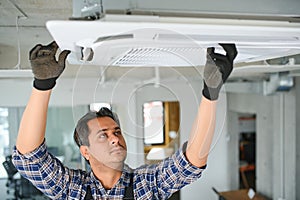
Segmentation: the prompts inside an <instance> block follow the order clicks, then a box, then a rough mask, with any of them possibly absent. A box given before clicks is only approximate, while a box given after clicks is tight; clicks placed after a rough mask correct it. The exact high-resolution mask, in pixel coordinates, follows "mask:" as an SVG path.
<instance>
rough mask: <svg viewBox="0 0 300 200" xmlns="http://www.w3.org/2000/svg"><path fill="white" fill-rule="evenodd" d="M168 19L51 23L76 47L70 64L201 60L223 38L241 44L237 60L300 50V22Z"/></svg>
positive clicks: (67, 45) (64, 43)
mask: <svg viewBox="0 0 300 200" xmlns="http://www.w3.org/2000/svg"><path fill="white" fill-rule="evenodd" d="M111 19H113V20H111ZM168 19H169V18H166V19H163V18H158V17H151V16H149V17H145V16H144V17H140V18H139V17H138V16H123V15H120V16H114V17H110V16H107V17H106V18H104V19H102V20H97V21H49V22H47V25H46V26H47V29H48V30H49V32H50V34H51V35H52V36H53V38H54V40H55V41H56V42H57V44H58V45H59V47H60V48H61V49H62V50H64V49H69V50H71V51H72V53H71V55H70V56H68V61H69V63H70V64H80V65H100V66H108V65H109V66H128V67H143V66H147V67H149V66H150V67H156V66H162V67H163V66H172V67H176V66H178V67H190V66H199V65H200V66H201V65H204V64H205V61H206V49H207V48H208V47H216V51H219V52H221V51H222V49H221V48H220V46H219V45H218V43H235V44H236V45H237V49H238V52H239V54H238V56H237V58H236V62H237V63H239V62H252V61H260V60H266V59H271V58H276V57H282V56H288V55H294V54H298V53H300V26H295V24H288V23H282V24H280V23H273V25H275V26H276V27H272V26H271V25H272V23H271V22H264V23H261V22H260V23H257V24H255V23H253V21H252V23H247V21H243V20H231V21H226V23H223V22H224V21H222V20H220V21H214V23H211V24H209V23H208V22H205V21H203V19H202V20H198V21H197V20H196V19H188V18H186V19H180V20H178V21H176V20H169V21H168ZM170 19H171V18H170Z"/></svg>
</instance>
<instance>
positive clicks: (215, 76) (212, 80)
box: [202, 44, 237, 100]
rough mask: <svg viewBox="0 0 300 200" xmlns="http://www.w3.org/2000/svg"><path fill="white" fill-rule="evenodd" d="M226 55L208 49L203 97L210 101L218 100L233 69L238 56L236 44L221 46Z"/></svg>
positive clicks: (212, 48) (213, 49)
mask: <svg viewBox="0 0 300 200" xmlns="http://www.w3.org/2000/svg"><path fill="white" fill-rule="evenodd" d="M219 45H220V46H222V47H223V49H224V50H225V52H226V55H222V54H218V53H215V48H214V47H211V48H208V49H207V54H206V59H207V60H206V64H205V67H204V75H203V76H204V77H203V79H204V88H203V90H202V94H203V96H205V97H206V98H207V99H210V100H217V99H218V97H219V92H220V90H221V87H222V85H223V84H224V83H225V81H226V80H227V78H228V77H229V75H230V73H231V72H232V69H233V60H234V59H235V57H236V56H237V50H236V47H235V44H219Z"/></svg>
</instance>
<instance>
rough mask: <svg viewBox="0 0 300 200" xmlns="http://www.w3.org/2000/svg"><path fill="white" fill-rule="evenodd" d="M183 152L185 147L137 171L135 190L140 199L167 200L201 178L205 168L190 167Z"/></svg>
mask: <svg viewBox="0 0 300 200" xmlns="http://www.w3.org/2000/svg"><path fill="white" fill-rule="evenodd" d="M184 152H185V145H183V148H180V149H179V150H177V151H176V152H175V153H174V154H173V155H172V156H171V157H169V158H167V159H165V160H163V161H161V162H160V163H158V164H156V165H151V166H142V167H140V168H138V169H137V171H136V172H137V176H136V179H135V180H136V181H137V182H136V188H135V189H136V193H137V195H138V197H139V198H140V199H168V198H169V197H170V196H171V195H172V194H173V193H174V192H176V191H178V190H180V189H181V188H183V187H184V186H186V185H189V184H191V183H193V182H194V181H196V180H197V179H199V178H200V177H201V174H202V172H203V170H204V169H205V167H206V166H204V167H201V168H199V167H196V166H194V165H192V164H191V163H190V162H189V161H188V160H187V159H186V156H185V154H184ZM144 197H145V198H144Z"/></svg>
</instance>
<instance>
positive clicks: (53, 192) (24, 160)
mask: <svg viewBox="0 0 300 200" xmlns="http://www.w3.org/2000/svg"><path fill="white" fill-rule="evenodd" d="M12 162H13V164H14V165H15V167H16V168H17V170H18V171H19V173H20V174H21V175H22V176H23V177H24V178H26V179H28V180H29V181H30V182H32V184H33V185H35V186H36V187H37V188H38V189H39V190H41V191H42V192H43V193H45V194H46V195H47V196H49V197H51V198H55V197H57V196H59V195H60V193H61V192H62V190H63V188H64V187H65V186H66V185H65V183H66V182H68V180H67V179H68V172H67V170H66V169H65V167H64V166H63V165H62V163H61V162H60V161H59V160H58V159H57V158H56V157H54V156H53V155H51V154H49V153H48V151H47V147H46V143H45V141H44V142H43V143H42V144H41V145H40V146H39V147H38V148H37V149H35V150H33V151H32V152H30V153H27V154H21V153H20V152H19V151H18V150H17V148H16V147H14V151H13V155H12Z"/></svg>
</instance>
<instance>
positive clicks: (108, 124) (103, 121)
mask: <svg viewBox="0 0 300 200" xmlns="http://www.w3.org/2000/svg"><path fill="white" fill-rule="evenodd" d="M88 125H89V127H91V126H92V127H95V128H96V127H97V128H100V129H107V128H109V129H116V128H120V127H119V125H118V124H117V122H115V121H114V120H113V119H112V118H110V117H98V118H95V119H92V120H90V121H89V122H88Z"/></svg>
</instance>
